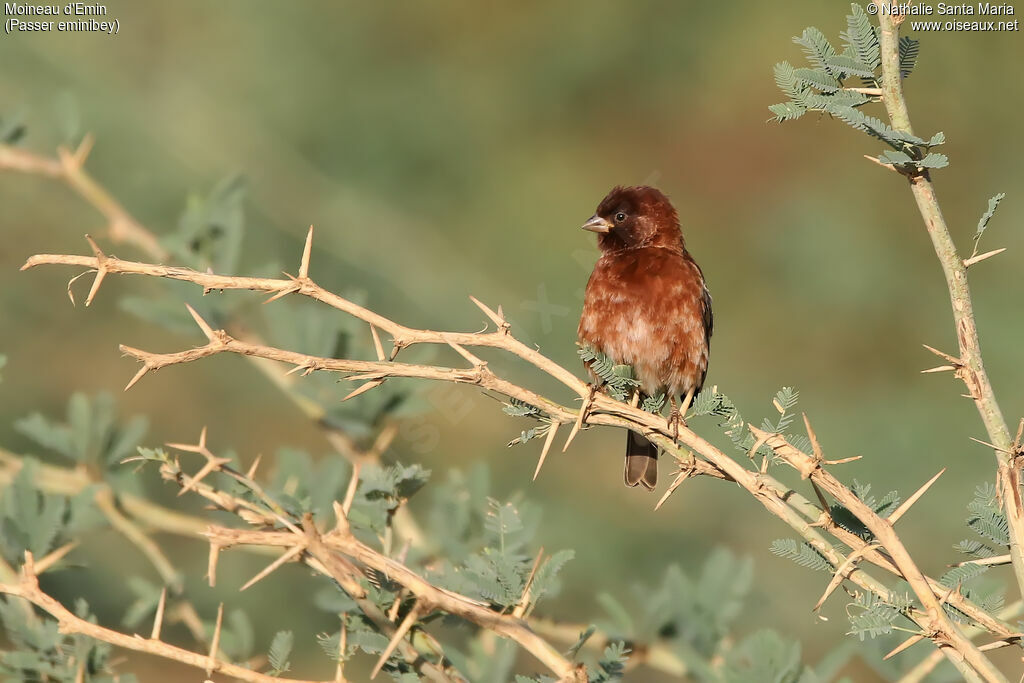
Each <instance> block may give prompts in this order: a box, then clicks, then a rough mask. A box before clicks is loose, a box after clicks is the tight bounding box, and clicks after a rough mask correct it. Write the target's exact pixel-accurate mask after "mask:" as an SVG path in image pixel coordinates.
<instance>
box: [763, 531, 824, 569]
mask: <svg viewBox="0 0 1024 683" xmlns="http://www.w3.org/2000/svg"><path fill="white" fill-rule="evenodd" d="M769 550H770V551H771V553H772V555H777V556H779V557H785V558H787V559H790V560H793V561H794V562H796V563H797V564H798V565H800V566H801V567H807V568H808V569H813V570H815V571H819V572H832V571H833V570H834V567H833V566H832V563H831V562H829V561H828V560H826V559H825V557H824V556H823V555H822V554H821V553H819V552H818V551H817V550H816V549H815V548H814V546H812V545H811V544H809V543H808V542H807V541H797V540H795V539H792V538H777V539H775V540H774V541H772V545H771V547H770V548H769Z"/></svg>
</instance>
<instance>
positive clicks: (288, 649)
mask: <svg viewBox="0 0 1024 683" xmlns="http://www.w3.org/2000/svg"><path fill="white" fill-rule="evenodd" d="M294 642H295V636H294V634H293V633H292V632H291V631H278V632H277V633H276V634H275V635H274V639H273V640H272V641H271V642H270V649H269V650H268V651H267V662H268V663H269V664H270V675H272V676H279V675H281V674H282V673H284V672H285V671H288V670H289V669H291V668H292V663H291V662H290V661H288V657H289V656H290V655H291V653H292V645H293V644H294Z"/></svg>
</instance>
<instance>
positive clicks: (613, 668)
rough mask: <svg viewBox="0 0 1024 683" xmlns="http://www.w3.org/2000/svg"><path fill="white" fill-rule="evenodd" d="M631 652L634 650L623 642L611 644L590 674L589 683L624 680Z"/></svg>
mask: <svg viewBox="0 0 1024 683" xmlns="http://www.w3.org/2000/svg"><path fill="white" fill-rule="evenodd" d="M630 652H632V650H630V649H629V648H628V647H626V644H625V643H623V642H621V641H619V642H616V643H611V644H610V645H609V646H608V647H606V648H605V649H604V652H603V653H602V654H601V659H600V660H599V661H598V662H597V667H596V668H595V669H594V670H593V671H591V672H590V676H589V678H588V679H587V680H588V681H589V683H605V682H606V681H617V680H619V679H620V678H622V673H623V672H624V671H625V669H626V660H628V659H629V654H630Z"/></svg>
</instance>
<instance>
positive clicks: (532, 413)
mask: <svg viewBox="0 0 1024 683" xmlns="http://www.w3.org/2000/svg"><path fill="white" fill-rule="evenodd" d="M502 411H503V412H504V413H505V414H506V415H511V416H512V417H536V416H538V415H540V414H541V412H540V408H538V407H537V406H532V405H530V404H529V403H527V402H525V401H520V400H519V399H518V398H515V397H512V398H510V399H509V400H508V403H506V404H504V407H503V408H502Z"/></svg>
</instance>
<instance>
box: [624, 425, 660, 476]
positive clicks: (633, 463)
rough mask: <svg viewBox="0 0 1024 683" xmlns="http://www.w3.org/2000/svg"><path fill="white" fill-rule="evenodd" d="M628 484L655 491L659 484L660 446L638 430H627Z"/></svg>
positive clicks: (626, 471) (626, 470) (626, 472)
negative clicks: (637, 431) (638, 432)
mask: <svg viewBox="0 0 1024 683" xmlns="http://www.w3.org/2000/svg"><path fill="white" fill-rule="evenodd" d="M623 476H624V478H625V480H626V486H637V485H640V486H643V487H644V488H645V489H647V490H648V491H653V490H654V487H655V486H657V484H658V447H657V446H655V445H654V444H653V443H651V442H650V441H648V440H647V438H646V437H643V436H641V435H639V434H637V433H636V432H633V431H627V432H626V469H625V472H624V474H623Z"/></svg>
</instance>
